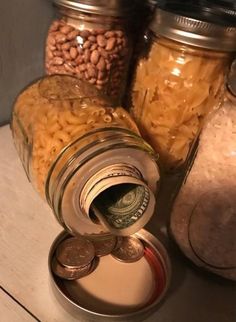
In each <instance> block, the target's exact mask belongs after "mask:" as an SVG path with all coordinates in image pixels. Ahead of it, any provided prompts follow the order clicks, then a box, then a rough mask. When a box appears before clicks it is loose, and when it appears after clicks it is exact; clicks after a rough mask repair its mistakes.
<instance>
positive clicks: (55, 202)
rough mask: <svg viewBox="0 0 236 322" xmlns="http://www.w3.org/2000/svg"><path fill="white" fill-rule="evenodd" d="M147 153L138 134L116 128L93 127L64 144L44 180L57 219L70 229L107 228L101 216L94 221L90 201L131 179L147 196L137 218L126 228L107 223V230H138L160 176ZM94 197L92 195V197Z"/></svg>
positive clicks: (148, 214)
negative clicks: (89, 131)
mask: <svg viewBox="0 0 236 322" xmlns="http://www.w3.org/2000/svg"><path fill="white" fill-rule="evenodd" d="M88 142H90V143H89V144H88ZM152 153H153V151H152V149H151V148H150V147H149V146H148V145H147V146H146V144H145V142H144V141H143V140H142V139H141V138H140V137H137V136H136V135H134V134H133V133H132V132H129V131H127V130H124V129H121V128H106V129H103V130H100V131H93V132H91V133H89V134H88V135H87V136H84V137H83V138H80V139H78V140H77V141H76V142H74V144H72V145H70V146H68V147H67V149H64V151H63V152H62V154H61V155H60V157H59V158H58V159H57V160H56V162H55V164H54V165H53V166H52V168H51V171H50V173H49V175H48V178H47V184H46V196H47V199H48V203H49V204H50V205H51V208H52V209H53V212H54V214H55V216H56V218H57V219H58V221H59V223H60V224H61V225H62V226H64V228H65V229H66V230H67V231H69V232H72V233H73V234H82V235H83V234H86V233H87V232H88V231H91V233H100V232H101V231H103V232H104V233H108V232H109V231H110V230H111V228H112V226H111V224H109V222H108V220H107V219H106V216H104V222H102V224H101V220H100V218H99V221H100V223H96V222H94V220H91V216H90V215H91V211H90V206H91V204H92V202H93V200H94V199H95V198H96V197H97V196H98V195H100V194H101V193H102V191H104V190H106V189H109V188H110V187H112V186H116V187H117V185H119V184H122V183H127V184H134V185H133V186H132V187H133V188H134V190H135V187H137V189H138V190H140V189H141V190H143V193H144V192H145V193H146V194H147V195H148V196H149V197H150V201H149V203H148V205H147V206H146V212H145V214H144V216H141V217H142V218H140V219H139V220H136V223H135V222H133V224H132V225H130V227H127V229H116V228H114V227H113V233H115V234H116V235H119V231H120V232H121V233H120V235H127V234H131V233H134V232H136V231H138V230H140V229H141V228H142V227H143V226H144V225H145V224H146V223H147V221H148V220H149V218H150V217H151V216H152V214H153V212H154V208H155V197H154V192H155V191H156V189H157V188H158V183H159V179H160V173H159V167H158V165H157V163H156V160H157V159H156V156H155V154H154V153H153V154H152ZM112 174H113V176H112ZM89 180H90V181H89ZM99 185H100V188H99ZM140 187H141V188H140ZM126 188H127V189H128V188H131V186H126ZM107 192H108V190H107ZM101 196H102V195H100V197H101ZM100 197H99V198H98V199H97V200H96V201H98V203H99V201H100V200H101V198H100ZM143 202H144V199H143ZM100 204H101V202H100ZM96 206H97V204H96ZM98 208H100V207H98ZM99 210H100V211H101V209H99ZM128 217H129V215H128V214H127V218H128ZM129 218H131V217H129ZM95 221H96V219H95ZM131 228H132V230H131ZM130 232H131V233H130Z"/></svg>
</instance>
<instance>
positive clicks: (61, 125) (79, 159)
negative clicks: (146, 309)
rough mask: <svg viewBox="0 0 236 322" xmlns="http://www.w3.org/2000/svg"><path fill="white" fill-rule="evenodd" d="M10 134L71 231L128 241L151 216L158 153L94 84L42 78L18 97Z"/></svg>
mask: <svg viewBox="0 0 236 322" xmlns="http://www.w3.org/2000/svg"><path fill="white" fill-rule="evenodd" d="M11 128H12V132H13V138H14V142H15V146H16V149H17V151H18V154H19V156H20V158H21V161H22V163H23V166H24V168H25V171H26V173H27V176H28V178H29V180H30V181H31V182H32V185H33V186H34V188H35V189H36V190H37V191H38V192H39V194H40V195H41V196H42V197H43V198H45V199H46V200H47V202H48V204H49V205H50V206H51V208H52V210H53V212H54V214H55V216H56V218H57V219H58V221H59V223H60V224H61V225H63V226H64V227H65V228H66V229H67V231H70V232H73V234H76V233H78V234H85V233H89V234H91V233H94V234H95V233H108V232H109V233H112V234H115V235H130V234H133V233H134V232H136V231H138V230H140V229H141V228H142V227H143V226H144V225H145V224H146V223H147V221H148V220H149V219H150V217H151V216H152V214H153V212H154V207H155V196H154V194H155V191H156V189H157V188H158V182H159V178H160V175H159V168H158V164H157V154H155V153H154V151H153V150H152V148H151V147H150V146H149V145H148V144H147V143H145V141H144V140H143V139H142V138H141V137H140V136H139V132H138V129H137V127H136V125H135V123H134V121H133V120H132V119H131V117H130V116H129V114H128V113H127V112H126V111H125V110H124V109H123V108H122V107H116V108H113V107H112V106H111V104H110V102H109V101H108V100H107V99H106V98H105V97H103V96H101V94H100V93H99V92H98V91H97V90H96V89H95V88H94V87H93V86H91V85H90V84H88V83H85V82H83V81H81V80H79V79H78V78H76V77H72V76H69V75H52V76H47V77H45V78H42V79H41V80H39V81H37V82H36V83H34V84H32V85H31V86H29V87H27V88H26V89H25V90H24V91H23V92H22V93H21V94H20V95H19V96H18V98H17V100H16V102H15V105H14V109H13V116H12V123H11Z"/></svg>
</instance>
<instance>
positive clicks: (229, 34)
mask: <svg viewBox="0 0 236 322" xmlns="http://www.w3.org/2000/svg"><path fill="white" fill-rule="evenodd" d="M183 8H185V11H183V12H180V11H179V9H178V7H175V6H174V5H173V4H172V5H169V6H168V5H166V6H165V8H164V9H163V8H157V9H156V11H155V15H154V18H153V20H152V22H151V24H150V27H149V30H148V31H147V32H146V33H145V35H144V47H143V50H142V53H141V55H140V58H139V60H138V64H137V67H136V71H135V73H134V79H133V84H132V90H131V114H132V116H133V117H134V119H135V121H136V123H137V125H138V126H139V129H140V131H141V134H142V135H143V137H144V138H145V139H146V140H147V142H149V143H150V144H151V145H152V147H153V148H154V149H155V150H156V151H158V153H159V154H160V159H161V160H162V163H163V165H164V168H165V169H166V171H167V172H168V171H176V170H180V169H182V168H183V167H184V166H185V165H186V161H187V160H188V158H189V155H190V154H191V150H192V148H193V146H194V143H195V142H196V138H197V137H198V135H199V133H200V131H201V129H202V126H203V124H204V122H205V121H206V119H207V115H208V114H209V113H210V112H211V111H212V110H214V109H217V108H218V107H219V106H220V104H221V102H222V100H223V97H224V87H225V86H224V85H225V78H226V77H225V76H226V74H227V72H228V69H229V66H230V63H231V61H232V53H233V52H234V51H235V50H236V28H235V27H231V26H230V25H229V24H230V23H229V21H228V20H227V17H226V16H223V14H222V16H218V15H214V14H213V13H212V12H204V8H192V9H191V10H188V6H187V5H186V6H184V7H183ZM230 22H231V20H230Z"/></svg>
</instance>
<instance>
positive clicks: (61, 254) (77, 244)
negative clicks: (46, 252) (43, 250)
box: [52, 237, 97, 280]
mask: <svg viewBox="0 0 236 322" xmlns="http://www.w3.org/2000/svg"><path fill="white" fill-rule="evenodd" d="M96 263H97V260H96V258H95V249H94V246H93V244H92V243H91V242H90V241H89V240H88V239H86V238H83V237H71V238H67V239H65V240H63V241H62V242H61V243H60V244H59V246H58V247H57V249H56V252H55V254H54V257H53V260H52V270H53V272H54V274H55V275H57V276H59V277H61V278H63V279H67V280H75V279H78V278H81V277H84V276H86V275H88V274H90V273H91V272H92V271H93V270H94V269H95V267H96Z"/></svg>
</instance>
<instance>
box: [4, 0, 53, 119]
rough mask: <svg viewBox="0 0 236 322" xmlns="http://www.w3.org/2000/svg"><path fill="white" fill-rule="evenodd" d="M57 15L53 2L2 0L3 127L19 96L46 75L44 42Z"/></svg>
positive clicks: (43, 0)
mask: <svg viewBox="0 0 236 322" xmlns="http://www.w3.org/2000/svg"><path fill="white" fill-rule="evenodd" d="M54 14H55V10H54V8H53V6H52V4H51V1H50V0H8V1H5V0H0V125H3V124H5V123H7V122H9V120H10V116H11V110H12V104H13V102H14V99H15V98H16V95H17V94H18V93H19V92H20V90H21V89H22V88H24V87H25V86H26V85H27V84H28V83H30V82H32V81H33V80H34V79H35V78H38V77H40V76H41V75H43V73H44V71H43V57H44V41H45V37H46V34H47V29H48V27H49V25H50V21H51V20H52V18H53V16H54Z"/></svg>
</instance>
